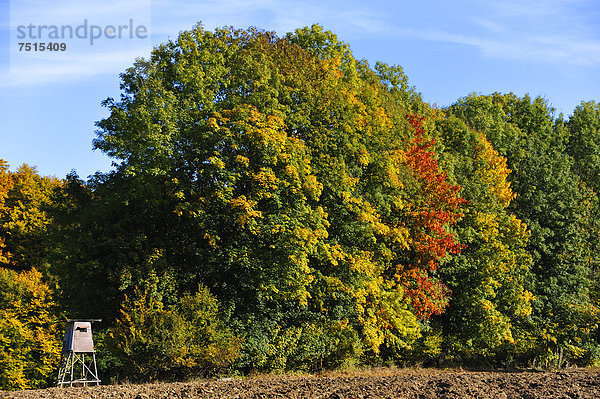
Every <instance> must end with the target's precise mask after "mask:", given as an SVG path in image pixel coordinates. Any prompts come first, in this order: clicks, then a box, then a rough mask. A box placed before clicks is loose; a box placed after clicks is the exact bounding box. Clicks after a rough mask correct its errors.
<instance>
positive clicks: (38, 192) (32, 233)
mask: <svg viewBox="0 0 600 399" xmlns="http://www.w3.org/2000/svg"><path fill="white" fill-rule="evenodd" d="M61 185H62V182H61V181H60V180H59V179H56V178H50V177H42V176H40V175H38V173H37V171H36V169H35V168H33V167H30V166H27V165H22V166H20V167H19V168H18V169H17V171H16V172H11V171H9V169H8V164H7V163H6V162H5V161H3V160H1V159H0V265H2V266H3V267H8V268H11V269H14V270H29V269H31V268H33V267H35V268H38V269H39V270H43V271H44V270H46V269H47V268H48V255H49V250H50V248H49V242H48V240H47V239H46V235H47V233H48V226H49V225H50V224H51V223H52V217H51V215H50V212H49V211H50V207H51V206H52V204H53V195H54V191H55V190H56V189H58V188H59V187H61Z"/></svg>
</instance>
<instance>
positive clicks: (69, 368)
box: [56, 319, 101, 387]
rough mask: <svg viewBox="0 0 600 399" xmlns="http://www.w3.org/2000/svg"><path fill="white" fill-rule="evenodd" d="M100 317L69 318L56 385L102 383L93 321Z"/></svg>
mask: <svg viewBox="0 0 600 399" xmlns="http://www.w3.org/2000/svg"><path fill="white" fill-rule="evenodd" d="M95 321H101V320H100V319H74V320H67V325H66V328H65V336H64V339H63V348H62V353H61V361H60V368H59V370H58V380H57V383H56V385H57V386H59V387H63V386H65V385H67V384H68V385H69V386H73V385H74V384H82V385H87V384H88V383H95V384H96V385H99V384H100V379H99V378H98V368H97V367H96V351H95V350H94V340H93V337H92V323H93V322H95Z"/></svg>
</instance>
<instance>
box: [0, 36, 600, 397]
mask: <svg viewBox="0 0 600 399" xmlns="http://www.w3.org/2000/svg"><path fill="white" fill-rule="evenodd" d="M102 105H103V106H104V107H106V108H107V109H108V110H109V112H110V115H109V116H108V117H106V118H105V119H103V120H101V121H99V122H97V127H98V130H97V137H96V139H95V140H94V143H93V145H94V147H95V148H96V149H98V150H100V151H102V152H103V153H105V154H106V155H107V156H109V157H111V158H112V159H113V160H114V168H113V170H111V171H110V172H107V173H97V174H95V175H94V176H91V177H89V178H88V179H87V180H82V179H81V178H80V177H79V176H77V174H76V173H75V172H72V173H71V174H69V175H67V176H66V178H64V179H56V178H48V177H42V176H40V175H39V174H38V173H37V171H36V170H35V168H31V167H29V166H27V165H23V166H21V167H20V168H18V169H17V170H16V171H10V170H9V167H8V165H7V164H6V162H4V161H1V162H0V265H1V267H0V297H1V299H2V300H1V302H0V303H1V306H0V388H2V389H23V388H35V387H41V386H45V385H47V384H48V383H51V382H52V378H55V375H54V374H55V373H56V368H57V366H58V356H59V352H60V341H61V335H60V334H61V331H60V330H61V328H62V325H61V322H62V321H64V320H65V319H66V318H67V317H68V318H76V317H81V318H89V317H93V318H102V319H103V322H102V323H101V324H99V327H100V328H99V329H97V330H95V341H96V346H97V350H98V352H99V355H98V358H99V362H100V364H99V366H100V370H101V374H103V378H104V379H105V380H107V379H111V378H112V379H124V378H127V379H129V380H139V381H143V380H151V379H171V378H186V377H190V376H195V375H215V374H219V373H232V372H236V373H245V372H249V371H279V370H305V371H315V370H320V369H323V368H343V367H350V366H360V365H385V364H397V365H411V364H424V365H437V366H442V365H472V366H492V367H505V366H511V365H516V366H521V367H561V366H564V365H567V364H568V365H582V366H584V365H598V364H599V363H600V336H599V331H600V330H599V329H598V327H599V325H598V323H599V311H598V308H597V306H598V300H599V294H600V290H599V287H598V283H597V278H596V276H597V273H598V262H599V260H600V251H598V249H599V246H600V242H599V237H600V236H599V229H600V226H599V218H598V213H599V210H600V201H599V197H598V193H599V192H600V186H599V185H600V104H597V103H595V102H593V101H591V102H582V103H581V104H580V105H579V106H577V108H576V109H575V110H574V111H573V114H572V115H571V116H569V117H568V118H565V117H564V116H563V115H556V114H555V111H554V109H553V108H552V106H551V105H550V104H549V103H548V101H547V100H545V99H542V98H535V99H534V98H530V97H529V96H523V97H519V96H517V95H515V94H512V93H511V94H500V93H494V94H491V95H476V94H472V95H468V96H466V97H464V98H461V99H459V100H458V101H457V102H456V103H454V104H452V105H450V106H448V107H446V108H443V109H440V108H436V107H433V106H431V105H429V104H427V103H425V102H424V101H423V99H422V97H421V95H420V93H418V92H417V91H416V89H415V88H414V87H412V86H410V85H409V82H408V78H407V77H406V76H405V74H404V73H403V70H402V68H401V67H399V66H389V65H386V64H384V63H377V64H375V66H370V65H369V64H368V63H367V62H366V61H364V60H357V59H356V58H355V57H354V56H353V54H352V52H351V50H350V47H349V46H348V45H347V44H346V43H343V42H341V41H338V39H337V38H336V36H335V35H334V34H333V33H331V32H328V31H324V30H323V29H322V28H320V27H319V26H316V25H315V26H312V27H306V28H302V29H298V30H296V31H295V32H294V33H290V34H287V35H286V36H283V37H278V36H277V35H276V34H274V33H270V32H265V31H261V30H258V29H254V28H251V29H248V30H236V29H233V28H221V29H216V30H215V31H207V30H205V29H203V27H202V26H201V25H198V26H196V27H195V28H194V29H192V30H190V31H186V32H183V33H181V34H180V35H179V37H178V38H177V39H176V40H173V41H169V42H167V43H165V44H162V45H160V46H157V47H156V48H155V49H154V50H153V52H152V54H151V56H150V58H149V59H147V60H143V59H139V60H137V61H136V62H135V64H134V65H133V66H132V67H131V68H129V69H127V70H126V71H125V72H124V73H122V74H121V96H120V98H119V99H117V100H115V99H113V98H108V99H107V100H105V101H104V102H103V103H102Z"/></svg>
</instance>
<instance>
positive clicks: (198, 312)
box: [106, 287, 241, 381]
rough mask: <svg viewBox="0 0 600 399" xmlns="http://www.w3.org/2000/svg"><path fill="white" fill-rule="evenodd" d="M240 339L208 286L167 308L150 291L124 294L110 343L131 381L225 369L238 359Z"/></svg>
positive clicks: (193, 374) (123, 371)
mask: <svg viewBox="0 0 600 399" xmlns="http://www.w3.org/2000/svg"><path fill="white" fill-rule="evenodd" d="M240 343H241V340H240V339H239V338H238V337H236V336H235V335H234V334H233V333H232V331H231V330H230V329H229V328H227V327H225V326H224V324H223V322H222V321H221V320H220V318H219V307H218V301H217V299H216V298H215V297H214V296H212V295H211V294H210V292H209V291H208V289H207V288H205V287H200V288H199V289H198V291H197V292H196V293H195V294H193V295H190V294H187V295H184V296H183V297H182V299H181V301H180V303H179V305H178V306H172V307H169V308H165V307H164V306H163V304H162V302H161V301H160V300H158V299H157V298H156V297H155V296H153V295H151V294H150V293H149V290H148V289H145V290H144V292H143V293H140V291H139V290H136V292H135V294H134V296H133V298H125V301H124V302H123V305H122V307H121V314H120V317H119V318H118V320H117V322H116V324H115V326H114V327H113V328H112V329H111V331H110V333H109V336H108V337H107V342H106V345H107V347H108V348H109V350H110V351H111V352H112V354H113V356H115V358H116V359H117V360H118V363H120V366H119V367H120V368H121V370H118V371H120V373H121V375H122V376H123V377H127V378H129V379H131V380H134V381H135V380H148V379H157V378H160V379H165V378H166V379H180V378H182V377H184V376H186V377H191V376H198V375H207V374H211V373H215V372H218V371H220V370H222V369H224V368H226V367H227V366H228V365H229V363H230V362H231V361H233V360H234V359H236V358H237V357H238V353H239V348H240Z"/></svg>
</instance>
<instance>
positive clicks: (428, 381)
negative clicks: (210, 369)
mask: <svg viewBox="0 0 600 399" xmlns="http://www.w3.org/2000/svg"><path fill="white" fill-rule="evenodd" d="M0 398H14V399H20V398H23V399H30V398H36V399H38V398H47V399H64V398H134V399H150V398H240V399H241V398H344V399H350V398H411V399H412V398H415V399H417V398H418V399H429V398H431V399H434V398H435V399H440V398H494V399H508V398H523V399H525V398H527V399H530V398H536V399H537V398H548V399H559V398H600V369H571V370H561V371H552V372H536V371H517V372H515V371H511V372H503V371H494V372H482V371H463V370H433V369H376V370H370V371H362V372H351V373H326V374H321V375H308V376H306V375H305V376H273V375H269V376H257V377H251V378H244V379H224V380H205V381H195V382H185V383H184V382H177V383H154V384H140V385H130V384H126V385H103V386H98V387H79V388H62V389H59V388H49V389H43V390H32V391H18V392H3V391H0Z"/></svg>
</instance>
